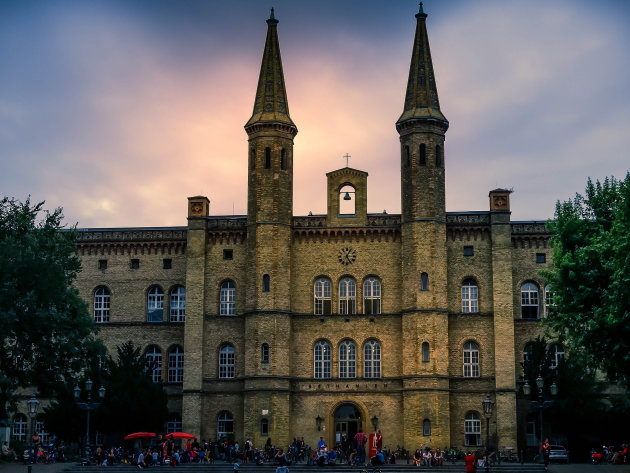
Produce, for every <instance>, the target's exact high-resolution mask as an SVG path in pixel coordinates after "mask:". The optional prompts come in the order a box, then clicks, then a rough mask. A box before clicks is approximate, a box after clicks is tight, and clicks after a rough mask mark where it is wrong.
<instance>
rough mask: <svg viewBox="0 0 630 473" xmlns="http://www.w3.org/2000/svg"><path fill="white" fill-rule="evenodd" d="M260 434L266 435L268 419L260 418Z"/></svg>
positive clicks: (267, 433)
mask: <svg viewBox="0 0 630 473" xmlns="http://www.w3.org/2000/svg"><path fill="white" fill-rule="evenodd" d="M260 435H262V436H263V437H267V436H268V435H269V420H267V419H260Z"/></svg>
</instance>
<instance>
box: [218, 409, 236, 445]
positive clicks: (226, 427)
mask: <svg viewBox="0 0 630 473" xmlns="http://www.w3.org/2000/svg"><path fill="white" fill-rule="evenodd" d="M233 433H234V418H233V417H232V413H231V412H230V411H223V412H221V413H220V414H219V416H218V417H217V438H218V439H219V440H221V439H227V438H228V437H229V436H230V435H232V434H233Z"/></svg>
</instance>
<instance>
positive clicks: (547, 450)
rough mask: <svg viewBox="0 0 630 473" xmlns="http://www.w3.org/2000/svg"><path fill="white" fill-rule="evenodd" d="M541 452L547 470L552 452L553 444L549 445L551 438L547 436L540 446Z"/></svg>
mask: <svg viewBox="0 0 630 473" xmlns="http://www.w3.org/2000/svg"><path fill="white" fill-rule="evenodd" d="M540 453H542V456H543V461H544V462H545V471H548V469H549V455H550V454H551V445H549V438H548V437H547V438H545V440H544V441H543V443H542V445H541V446H540Z"/></svg>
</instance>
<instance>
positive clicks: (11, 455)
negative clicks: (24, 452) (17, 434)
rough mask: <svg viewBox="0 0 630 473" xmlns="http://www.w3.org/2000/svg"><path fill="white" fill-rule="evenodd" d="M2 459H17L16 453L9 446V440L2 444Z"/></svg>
mask: <svg viewBox="0 0 630 473" xmlns="http://www.w3.org/2000/svg"><path fill="white" fill-rule="evenodd" d="M2 459H3V460H5V461H13V460H16V459H17V455H16V454H15V452H14V451H13V449H12V448H9V442H4V443H3V444H2Z"/></svg>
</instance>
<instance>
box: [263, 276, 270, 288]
mask: <svg viewBox="0 0 630 473" xmlns="http://www.w3.org/2000/svg"><path fill="white" fill-rule="evenodd" d="M270 285H271V278H270V277H269V275H268V274H263V279H262V292H269V286H270Z"/></svg>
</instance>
